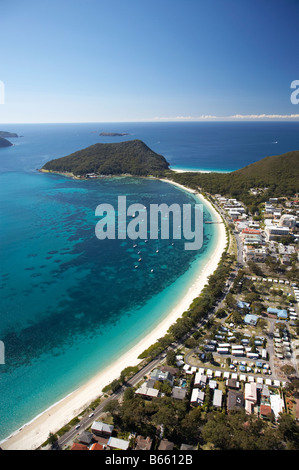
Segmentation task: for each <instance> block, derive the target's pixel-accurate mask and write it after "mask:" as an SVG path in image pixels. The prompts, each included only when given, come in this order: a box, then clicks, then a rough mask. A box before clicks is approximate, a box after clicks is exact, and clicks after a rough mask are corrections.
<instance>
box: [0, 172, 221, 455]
mask: <svg viewBox="0 0 299 470" xmlns="http://www.w3.org/2000/svg"><path fill="white" fill-rule="evenodd" d="M161 181H164V182H167V183H169V184H174V185H175V186H177V187H179V188H181V189H182V190H184V191H187V192H191V193H192V194H194V195H196V197H197V198H198V199H199V200H201V201H203V202H204V204H205V205H206V206H207V208H208V210H209V212H210V213H211V214H212V215H213V217H214V218H215V219H216V220H222V219H221V217H220V215H219V213H218V212H217V211H216V210H215V208H214V207H213V206H212V204H211V203H210V202H209V201H208V200H207V199H205V198H204V197H203V196H202V195H201V194H199V193H197V192H196V191H195V190H192V189H190V188H187V187H185V186H183V185H181V184H179V183H176V182H174V181H171V180H166V179H162V180H161ZM226 245H227V236H226V231H225V226H224V224H217V243H216V247H215V249H214V250H213V255H212V256H211V258H210V260H209V261H208V262H207V263H206V265H205V266H204V268H202V269H201V270H200V272H198V274H197V277H196V280H195V282H193V283H192V285H191V286H190V288H189V289H188V291H187V293H186V294H185V295H184V296H183V297H182V298H181V300H180V301H179V302H178V304H177V306H176V307H175V308H174V309H172V310H171V312H170V313H169V314H168V315H167V316H166V317H165V318H164V319H162V320H161V322H160V323H159V324H158V325H157V326H156V327H155V328H154V329H153V330H152V331H151V332H150V333H147V334H146V336H145V337H144V338H142V339H141V340H140V341H138V343H137V344H136V345H135V346H133V347H132V348H130V349H129V350H128V351H127V352H126V353H125V354H124V355H123V356H122V357H120V358H118V359H117V360H116V361H115V362H114V363H113V364H111V365H110V366H108V367H106V368H105V369H104V370H102V371H101V372H99V373H98V374H96V375H95V376H94V377H93V378H92V379H90V380H89V381H88V382H87V383H86V384H84V385H82V386H81V387H79V388H78V389H76V390H75V391H73V392H72V393H70V394H68V395H67V396H66V397H65V398H63V399H61V400H60V401H59V402H57V403H55V404H53V405H52V406H51V407H49V408H47V409H46V410H45V411H44V412H42V413H40V414H39V415H38V416H36V417H35V418H33V419H32V420H31V421H30V422H28V423H26V424H24V426H22V427H21V428H20V429H18V430H17V431H16V432H14V433H13V434H11V435H10V436H9V437H8V438H6V439H5V440H4V441H2V442H1V443H0V445H1V447H2V449H4V450H34V449H36V448H37V447H39V446H40V445H41V444H42V443H43V442H45V441H46V440H47V438H48V435H49V433H50V432H53V433H54V432H57V431H58V430H59V429H60V428H62V427H63V426H64V425H65V424H67V423H68V422H69V421H70V420H71V419H72V418H74V417H75V416H77V415H78V414H79V413H80V412H82V411H83V410H84V409H85V408H86V407H87V406H88V405H89V404H90V403H91V402H92V401H93V400H94V399H96V398H98V397H99V396H100V395H102V388H103V387H104V386H106V385H107V384H108V383H111V382H112V381H113V380H114V379H116V378H118V377H119V375H120V372H121V371H122V370H123V369H124V368H126V367H128V366H135V365H137V364H139V363H140V362H141V360H140V359H138V356H139V355H140V354H141V353H142V352H143V351H144V350H146V349H147V348H148V347H149V346H151V345H152V344H154V343H155V342H156V341H157V340H158V339H159V338H161V337H162V336H164V335H165V334H166V332H167V330H168V329H169V327H170V326H171V325H172V324H173V323H175V321H176V320H177V319H178V318H180V317H181V316H182V314H183V312H184V311H186V310H187V309H188V308H189V307H190V305H191V303H192V301H193V300H194V299H195V298H196V297H197V296H198V295H199V294H200V292H201V291H202V289H203V287H204V286H205V285H206V284H207V281H208V277H209V276H210V275H211V274H212V273H213V272H214V271H215V269H216V268H217V266H218V264H219V261H220V258H221V256H222V253H223V252H224V250H225V248H226Z"/></svg>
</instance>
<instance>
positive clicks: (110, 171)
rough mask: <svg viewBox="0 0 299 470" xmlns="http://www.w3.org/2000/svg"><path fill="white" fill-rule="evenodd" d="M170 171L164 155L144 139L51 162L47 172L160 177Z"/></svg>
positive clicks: (92, 148)
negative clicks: (152, 148)
mask: <svg viewBox="0 0 299 470" xmlns="http://www.w3.org/2000/svg"><path fill="white" fill-rule="evenodd" d="M168 168H169V163H168V162H167V161H166V160H165V158H164V157H163V156H162V155H158V154H157V153H155V152H153V151H152V150H151V149H150V148H149V147H147V145H146V144H145V143H144V142H142V141H141V140H131V141H127V142H120V143H110V144H95V145H91V146H90V147H87V148H85V149H83V150H80V151H78V152H75V153H72V154H71V155H68V156H66V157H62V158H57V159H55V160H51V161H50V162H48V163H46V164H45V165H44V166H43V168H42V169H43V170H48V171H52V172H62V173H73V174H74V175H76V176H78V175H86V174H87V173H96V174H99V175H121V174H130V175H134V176H148V175H155V176H159V175H161V174H163V173H164V171H165V170H167V169H168Z"/></svg>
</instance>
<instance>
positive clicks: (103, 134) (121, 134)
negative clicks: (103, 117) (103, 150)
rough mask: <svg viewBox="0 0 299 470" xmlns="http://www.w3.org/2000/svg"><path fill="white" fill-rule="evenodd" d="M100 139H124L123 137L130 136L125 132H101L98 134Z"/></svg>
mask: <svg viewBox="0 0 299 470" xmlns="http://www.w3.org/2000/svg"><path fill="white" fill-rule="evenodd" d="M99 135H100V136H101V137H124V136H125V135H130V134H128V133H126V132H122V133H119V132H101V134H99Z"/></svg>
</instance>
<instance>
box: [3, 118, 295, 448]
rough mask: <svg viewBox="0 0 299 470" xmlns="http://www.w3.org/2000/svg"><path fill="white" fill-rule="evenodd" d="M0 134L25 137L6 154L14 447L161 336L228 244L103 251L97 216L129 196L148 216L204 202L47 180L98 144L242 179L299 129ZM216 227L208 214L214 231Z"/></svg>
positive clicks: (6, 326) (181, 126)
mask: <svg viewBox="0 0 299 470" xmlns="http://www.w3.org/2000/svg"><path fill="white" fill-rule="evenodd" d="M0 130H7V131H11V132H16V133H18V134H19V135H22V137H20V138H16V139H11V141H12V142H13V143H14V144H15V145H14V146H13V147H8V148H3V149H0V207H1V233H0V250H1V272H0V285H1V300H0V340H2V341H3V342H4V344H5V365H1V364H0V390H1V393H0V439H3V438H5V437H7V436H8V435H9V434H10V433H12V432H13V431H15V430H16V429H18V428H19V427H20V426H22V425H24V423H26V422H28V421H29V420H31V419H32V418H34V417H35V416H36V415H38V414H39V413H41V412H42V411H43V410H45V409H46V408H48V407H49V406H51V405H52V404H54V403H55V402H57V401H59V400H60V399H62V398H63V397H64V396H66V395H67V394H69V393H70V392H71V391H73V390H74V389H76V388H78V387H79V386H80V385H82V384H83V383H85V382H86V381H87V380H88V379H89V378H91V377H92V376H93V375H95V374H96V373H97V372H99V371H100V370H101V369H103V368H104V367H106V366H108V365H109V364H111V363H112V362H113V361H114V360H115V359H116V358H117V357H119V355H121V354H122V353H123V352H125V351H126V350H128V349H129V347H130V346H131V345H133V344H135V343H137V342H138V340H139V339H140V338H141V337H142V336H144V335H145V333H146V332H147V331H150V330H151V329H152V328H153V327H154V326H156V325H157V324H158V323H159V321H160V320H161V319H162V318H163V317H165V316H166V315H167V313H168V312H169V311H170V310H171V309H172V308H173V307H174V306H175V305H176V304H177V302H178V301H179V299H180V298H181V296H182V293H183V292H186V291H187V290H188V287H189V286H190V284H191V283H192V280H193V279H194V278H195V275H196V273H197V272H198V267H199V266H204V264H205V263H206V261H207V259H209V257H210V255H211V253H212V251H213V248H214V246H215V243H216V239H217V235H216V229H215V227H213V225H212V224H206V225H205V226H204V243H203V246H202V248H201V249H200V250H199V251H196V252H194V251H186V250H184V248H183V244H184V240H175V241H174V240H149V241H148V243H146V242H145V241H140V240H138V241H137V242H136V243H135V242H133V241H132V240H104V241H103V240H102V241H100V240H98V239H97V238H96V236H95V225H96V223H97V221H98V219H97V218H96V217H95V209H96V207H97V205H98V204H101V203H103V202H104V203H109V204H112V205H113V206H114V207H117V197H118V196H120V195H126V196H127V201H128V205H129V204H132V203H136V202H137V203H141V204H144V206H146V207H149V205H150V204H152V203H159V204H160V203H162V202H165V203H166V204H169V205H170V204H172V203H178V204H180V205H182V204H187V203H192V204H195V202H196V199H195V198H194V196H193V195H192V194H190V193H188V192H185V191H182V190H181V189H178V188H177V187H175V186H173V185H170V184H167V183H164V182H161V181H157V180H152V179H144V178H129V177H127V178H102V179H100V180H93V181H79V180H72V179H68V178H65V177H63V176H59V175H47V174H41V173H39V172H37V171H36V169H37V168H40V167H41V166H42V165H43V164H44V163H45V162H46V161H48V160H50V159H52V158H57V157H61V156H64V155H68V154H70V153H72V152H74V151H76V150H79V149H82V148H84V147H87V146H89V145H92V144H94V143H96V142H118V141H124V140H129V139H141V140H143V141H144V142H145V143H146V144H147V145H148V146H149V147H150V148H152V149H153V150H155V151H156V152H158V153H160V154H162V155H164V156H165V157H166V159H167V160H168V161H169V162H170V164H171V167H172V168H177V169H190V170H191V169H198V170H204V171H232V170H234V169H237V168H241V167H243V166H245V165H247V164H249V163H251V162H253V161H256V160H259V159H260V158H263V157H265V156H268V155H274V154H279V153H283V152H286V151H289V150H296V149H298V148H299V132H298V131H299V123H277V122H275V123H119V124H115V123H113V124H111V123H109V124H108V123H107V124H95V123H90V124H51V125H50V124H47V125H46V124H44V125H37V124H30V125H29V124H27V125H21V124H19V125H1V126H0ZM101 132H127V133H128V134H130V135H128V136H124V137H100V136H99V133H101ZM210 218H211V215H210V214H209V212H208V210H207V208H205V210H204V219H205V220H210ZM135 244H136V245H137V246H136V247H135V246H134V245H135ZM157 250H158V252H157ZM140 257H141V258H142V262H141V263H138V259H139V258H140ZM136 265H138V266H139V267H138V269H136V268H135V266H136Z"/></svg>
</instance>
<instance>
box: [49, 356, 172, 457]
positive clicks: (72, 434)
mask: <svg viewBox="0 0 299 470" xmlns="http://www.w3.org/2000/svg"><path fill="white" fill-rule="evenodd" d="M165 356H166V354H165V353H162V354H161V355H160V356H158V357H157V358H156V359H154V360H152V361H151V362H150V363H148V364H147V365H146V366H144V367H143V368H142V369H140V371H139V372H137V374H135V375H134V376H133V377H132V378H131V379H130V380H128V381H127V382H126V384H125V385H123V386H122V387H121V388H119V389H118V390H117V391H116V392H115V393H113V394H112V395H111V396H110V397H108V398H106V399H105V400H104V401H103V402H102V403H101V404H100V405H99V406H98V407H97V408H96V409H95V410H94V411H93V415H92V416H90V415H88V416H84V417H83V418H82V419H81V421H80V428H78V429H76V427H77V426H78V425H77V426H74V427H73V428H72V429H70V431H68V432H67V433H65V434H64V435H63V436H62V437H61V438H59V439H58V442H57V446H58V448H59V449H63V448H65V447H68V446H70V445H71V444H72V443H73V441H74V439H75V438H77V437H79V436H80V434H82V433H83V432H84V431H85V430H86V429H88V428H89V427H90V426H91V425H92V423H93V422H94V421H95V420H96V419H97V418H98V417H99V416H100V415H101V414H102V413H103V410H104V408H105V406H106V405H107V404H108V403H110V402H111V401H112V400H118V399H119V398H120V397H121V396H122V394H123V393H124V391H125V390H126V388H127V387H135V386H136V385H137V384H138V382H140V381H141V380H142V379H143V377H144V376H145V375H147V374H149V372H150V371H151V370H152V369H154V368H155V367H157V365H158V364H161V361H162V360H163V359H164V358H165Z"/></svg>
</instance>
